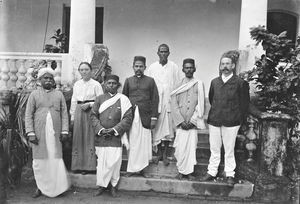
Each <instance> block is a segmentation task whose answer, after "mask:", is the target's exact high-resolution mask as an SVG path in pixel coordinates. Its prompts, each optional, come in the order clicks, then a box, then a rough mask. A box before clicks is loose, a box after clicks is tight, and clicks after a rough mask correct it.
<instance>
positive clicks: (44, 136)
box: [25, 68, 70, 198]
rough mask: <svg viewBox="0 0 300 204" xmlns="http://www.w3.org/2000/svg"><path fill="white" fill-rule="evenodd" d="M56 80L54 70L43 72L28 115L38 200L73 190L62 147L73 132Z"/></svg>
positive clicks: (27, 125) (30, 99)
mask: <svg viewBox="0 0 300 204" xmlns="http://www.w3.org/2000/svg"><path fill="white" fill-rule="evenodd" d="M53 76H54V71H53V70H52V69H51V68H42V69H41V70H39V72H38V78H39V80H40V82H41V86H42V87H41V88H40V89H38V90H34V91H33V92H32V93H31V94H30V96H29V98H28V102H27V106H26V112H25V128H26V133H27V136H28V137H29V141H30V143H31V144H32V145H31V146H32V157H33V162H32V168H33V172H34V178H35V181H36V185H37V190H36V192H35V193H34V194H33V197H34V198H36V197H39V196H40V195H41V194H44V195H46V196H49V197H56V196H58V195H60V194H62V193H63V192H65V191H66V190H67V189H68V188H69V186H70V184H69V181H68V176H67V171H66V167H65V164H64V161H63V159H62V144H61V142H62V141H63V140H65V139H66V138H67V135H68V129H69V124H68V114H67V106H66V102H65V99H64V96H63V94H62V93H61V92H60V91H57V90H55V89H53V81H54V79H53Z"/></svg>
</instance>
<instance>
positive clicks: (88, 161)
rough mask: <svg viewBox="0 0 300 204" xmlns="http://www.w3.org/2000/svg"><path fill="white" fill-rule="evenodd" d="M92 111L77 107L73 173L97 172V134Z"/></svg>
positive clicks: (74, 130)
mask: <svg viewBox="0 0 300 204" xmlns="http://www.w3.org/2000/svg"><path fill="white" fill-rule="evenodd" d="M90 115H91V109H89V110H87V111H83V110H81V108H80V105H77V107H76V110H75V115H74V129H73V147H72V167H71V169H72V170H73V171H76V170H85V171H95V170H96V154H95V145H94V141H95V133H94V130H93V127H92V125H91V121H90Z"/></svg>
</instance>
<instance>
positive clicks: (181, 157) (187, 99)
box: [171, 58, 205, 180]
mask: <svg viewBox="0 0 300 204" xmlns="http://www.w3.org/2000/svg"><path fill="white" fill-rule="evenodd" d="M182 71H183V72H184V73H185V77H184V78H183V79H182V80H181V83H180V86H179V87H178V88H177V89H176V90H174V91H172V93H171V115H172V119H173V121H174V125H175V126H176V137H175V141H174V147H175V153H174V156H175V158H176V160H177V169H178V172H179V174H178V176H177V178H178V179H182V178H183V177H185V176H187V177H188V179H189V180H191V179H193V176H192V175H191V174H192V173H193V172H194V165H195V164H196V163H197V160H196V148H197V142H198V131H197V129H205V124H204V119H203V114H204V112H205V110H204V99H205V95H204V86H203V83H202V81H199V80H196V79H195V78H194V72H195V71H196V67H195V60H194V59H191V58H187V59H185V60H183V68H182Z"/></svg>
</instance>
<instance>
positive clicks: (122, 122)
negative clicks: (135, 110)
mask: <svg viewBox="0 0 300 204" xmlns="http://www.w3.org/2000/svg"><path fill="white" fill-rule="evenodd" d="M109 98H111V96H110V95H109V93H106V94H102V95H100V96H98V97H97V98H96V100H95V103H94V105H93V107H92V111H91V121H92V126H93V128H94V130H95V135H96V138H95V146H98V147H121V146H122V144H121V136H122V135H123V134H124V133H125V132H128V131H129V129H130V127H131V124H132V119H133V115H132V108H130V109H129V110H127V111H126V113H125V114H124V116H123V118H121V102H120V100H118V101H117V102H116V103H115V104H113V105H112V106H110V107H109V108H107V109H106V110H105V111H103V112H102V113H101V114H99V107H100V105H101V104H102V103H103V102H104V101H106V100H108V99H109ZM102 128H105V129H108V128H114V129H115V130H116V131H117V132H118V133H119V135H118V136H112V137H111V138H104V137H103V136H98V135H97V134H98V132H99V131H100V130H101V129H102Z"/></svg>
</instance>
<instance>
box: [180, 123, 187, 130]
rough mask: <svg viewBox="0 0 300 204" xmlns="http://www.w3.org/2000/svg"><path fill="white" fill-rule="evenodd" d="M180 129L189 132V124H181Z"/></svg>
mask: <svg viewBox="0 0 300 204" xmlns="http://www.w3.org/2000/svg"><path fill="white" fill-rule="evenodd" d="M180 127H181V128H182V129H183V130H188V124H187V122H185V121H184V122H182V123H181V124H180Z"/></svg>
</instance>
